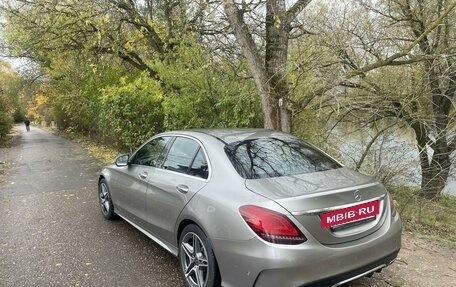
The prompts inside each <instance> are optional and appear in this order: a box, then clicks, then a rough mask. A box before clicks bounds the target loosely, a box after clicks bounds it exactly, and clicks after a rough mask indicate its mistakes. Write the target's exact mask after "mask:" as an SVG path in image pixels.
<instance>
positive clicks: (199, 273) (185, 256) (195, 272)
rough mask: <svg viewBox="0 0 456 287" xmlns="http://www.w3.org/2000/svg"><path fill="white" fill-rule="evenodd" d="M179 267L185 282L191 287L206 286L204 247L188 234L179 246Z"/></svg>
mask: <svg viewBox="0 0 456 287" xmlns="http://www.w3.org/2000/svg"><path fill="white" fill-rule="evenodd" d="M180 249H181V250H180V252H181V253H182V256H181V265H182V269H183V273H184V276H185V279H186V280H187V282H188V283H189V284H190V285H191V286H192V287H193V286H194V287H205V286H207V282H208V278H209V260H208V255H207V250H206V246H204V243H203V241H202V240H201V238H200V237H199V236H198V235H197V234H195V233H193V232H189V233H187V234H185V236H184V238H183V239H182V242H181V245H180Z"/></svg>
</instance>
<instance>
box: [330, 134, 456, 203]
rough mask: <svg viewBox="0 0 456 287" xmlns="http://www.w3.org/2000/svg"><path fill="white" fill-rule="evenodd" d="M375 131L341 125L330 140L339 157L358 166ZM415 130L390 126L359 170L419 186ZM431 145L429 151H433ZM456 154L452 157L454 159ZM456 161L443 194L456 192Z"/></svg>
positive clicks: (393, 181) (388, 179)
mask: <svg viewBox="0 0 456 287" xmlns="http://www.w3.org/2000/svg"><path fill="white" fill-rule="evenodd" d="M374 135H375V133H374V132H373V131H372V130H370V129H368V130H363V131H361V132H359V131H358V132H356V133H350V132H347V131H345V130H342V129H337V130H335V131H333V133H332V135H331V137H330V139H329V141H328V144H329V146H331V147H333V150H336V153H338V158H339V159H341V161H342V162H343V163H344V164H345V165H347V166H349V167H352V168H353V167H354V166H356V162H357V161H359V160H360V158H361V155H362V154H363V152H364V150H365V149H366V147H367V146H368V144H369V141H370V140H371V139H372V138H373V136H374ZM415 143H416V142H415V139H414V136H413V133H411V132H410V131H407V130H403V129H396V130H390V131H388V132H386V133H384V134H382V135H381V136H379V137H378V138H377V140H376V141H375V143H374V144H373V145H372V146H371V148H370V150H369V153H368V154H367V156H366V158H365V160H364V162H363V165H362V166H361V169H360V171H361V172H363V173H366V174H369V175H371V176H375V177H377V178H378V179H380V180H381V181H382V182H384V183H389V184H395V185H405V186H410V187H417V188H419V187H420V183H421V168H420V164H419V153H418V150H417V148H416V146H415ZM432 152H433V151H432V149H430V148H429V149H428V154H432ZM455 160H456V158H455V157H453V163H454V162H455ZM455 165H456V164H453V168H452V170H451V171H450V177H449V180H448V183H447V185H446V187H445V189H444V190H443V193H444V194H450V195H453V196H456V167H455Z"/></svg>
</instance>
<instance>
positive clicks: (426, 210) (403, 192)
mask: <svg viewBox="0 0 456 287" xmlns="http://www.w3.org/2000/svg"><path fill="white" fill-rule="evenodd" d="M390 190H391V193H392V195H393V198H394V199H395V200H396V201H397V202H398V203H399V207H398V210H399V214H400V215H401V218H402V222H403V227H404V229H405V230H406V231H409V232H412V233H414V234H417V235H421V236H425V237H432V238H435V239H440V240H443V241H446V242H451V243H452V244H454V245H456V198H455V197H452V196H441V197H439V198H435V199H433V200H426V199H424V198H422V197H421V196H420V195H419V190H416V189H411V188H404V187H401V188H392V189H390Z"/></svg>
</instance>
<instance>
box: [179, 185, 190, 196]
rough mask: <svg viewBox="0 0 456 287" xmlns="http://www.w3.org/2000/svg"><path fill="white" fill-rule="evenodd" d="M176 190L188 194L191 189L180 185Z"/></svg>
mask: <svg viewBox="0 0 456 287" xmlns="http://www.w3.org/2000/svg"><path fill="white" fill-rule="evenodd" d="M176 190H177V191H179V192H180V193H183V194H186V193H187V192H188V190H189V188H188V186H186V185H185V184H179V185H178V186H176Z"/></svg>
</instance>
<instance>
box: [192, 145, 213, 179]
mask: <svg viewBox="0 0 456 287" xmlns="http://www.w3.org/2000/svg"><path fill="white" fill-rule="evenodd" d="M189 174H190V175H193V176H198V177H201V178H204V179H207V177H208V175H209V165H208V164H207V160H206V156H205V155H204V152H203V150H202V149H201V148H200V149H199V150H198V153H197V154H196V156H195V159H194V160H193V164H192V166H191V168H190V170H189Z"/></svg>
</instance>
